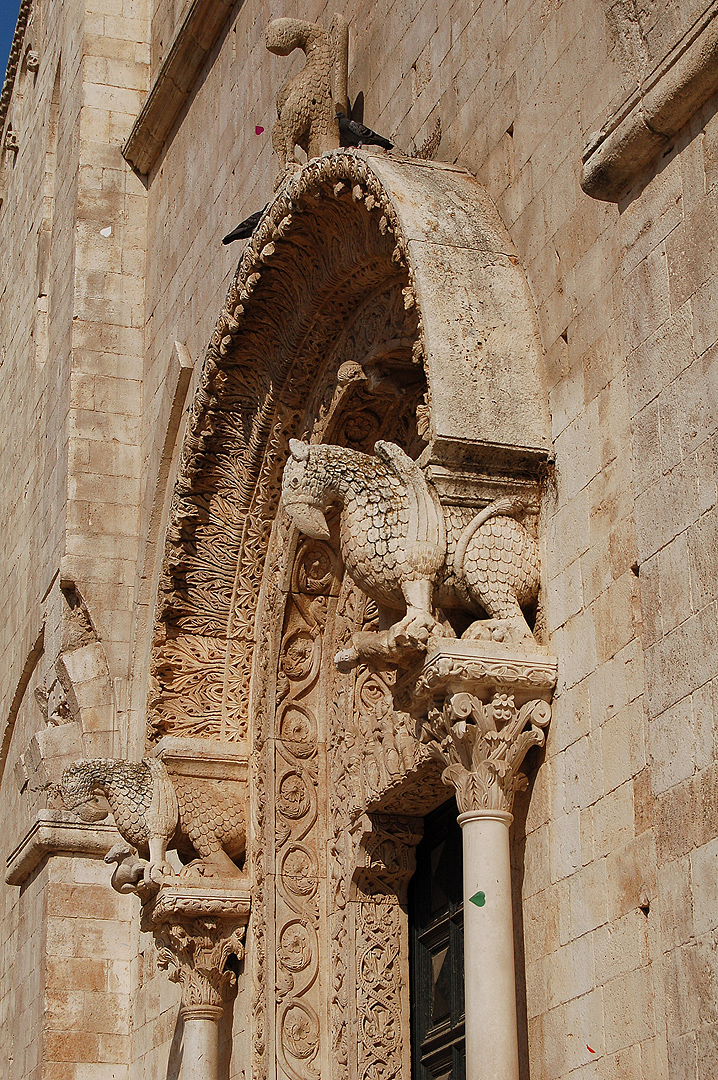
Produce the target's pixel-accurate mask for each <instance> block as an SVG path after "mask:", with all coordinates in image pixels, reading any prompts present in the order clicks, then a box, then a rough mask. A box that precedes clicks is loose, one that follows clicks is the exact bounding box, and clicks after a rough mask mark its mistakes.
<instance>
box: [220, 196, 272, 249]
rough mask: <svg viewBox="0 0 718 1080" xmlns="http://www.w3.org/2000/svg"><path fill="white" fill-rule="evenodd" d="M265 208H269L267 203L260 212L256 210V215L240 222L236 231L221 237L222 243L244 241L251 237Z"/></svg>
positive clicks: (233, 230)
mask: <svg viewBox="0 0 718 1080" xmlns="http://www.w3.org/2000/svg"><path fill="white" fill-rule="evenodd" d="M267 206H269V203H267V204H266V206H263V207H262V209H261V210H257V212H256V213H254V214H250V215H249V217H247V218H245V219H244V221H240V223H239V225H238V226H237V228H236V229H232V231H231V232H230V233H227V235H226V236H223V237H222V243H223V244H231V243H232V241H233V240H246V239H247V237H249V236H251V235H252V233H253V232H254V230H255V229H256V228H257V225H259V219H260V218H261V216H262V214H263V213H264V211H265V210H266V209H267Z"/></svg>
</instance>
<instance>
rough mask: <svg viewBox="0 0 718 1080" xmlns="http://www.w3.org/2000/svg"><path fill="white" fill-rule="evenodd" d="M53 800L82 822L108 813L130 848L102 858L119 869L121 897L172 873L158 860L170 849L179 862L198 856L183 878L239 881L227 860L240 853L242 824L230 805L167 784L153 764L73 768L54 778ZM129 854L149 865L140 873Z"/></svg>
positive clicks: (199, 786)
mask: <svg viewBox="0 0 718 1080" xmlns="http://www.w3.org/2000/svg"><path fill="white" fill-rule="evenodd" d="M58 793H59V795H60V797H61V799H62V801H63V803H64V804H65V806H66V807H67V809H68V810H72V811H74V812H75V813H76V814H78V815H79V816H80V817H82V818H84V820H86V821H97V820H100V819H101V818H103V817H105V816H106V814H107V806H108V805H109V808H110V810H111V811H112V814H113V817H114V819H115V824H116V826H117V830H118V832H119V833H120V835H121V836H122V838H123V840H125V841H126V842H127V843H128V844H129V845H131V847H129V848H127V849H121V848H120V847H119V846H117V845H116V847H115V848H113V849H112V851H111V852H108V856H107V859H108V861H113V862H118V863H119V864H120V865H118V867H117V869H116V870H115V873H114V875H113V884H114V885H115V887H116V888H118V889H119V891H121V892H125V891H130V890H131V889H132V891H140V889H139V888H132V887H133V886H139V885H140V884H144V885H145V886H148V885H149V886H151V885H152V884H154V885H159V884H160V883H161V881H162V877H163V875H164V874H167V873H170V874H171V873H173V871H172V868H171V867H170V866H169V864H168V863H167V859H166V855H167V850H168V848H170V847H172V848H176V849H177V851H178V852H179V853H180V854H181V855H183V856H185V857H188V856H189V857H191V856H192V855H198V856H199V859H197V860H196V862H194V863H190V865H189V866H188V867H185V869H186V870H190V869H191V868H194V869H196V870H198V871H199V872H200V873H202V874H205V875H208V876H212V877H217V876H219V877H236V876H238V875H239V873H240V871H239V869H238V868H237V866H236V864H235V863H234V861H233V860H234V859H236V858H238V857H239V856H241V855H242V853H243V852H244V845H245V816H244V810H243V807H242V806H241V804H240V803H239V802H238V800H237V799H236V797H234V795H233V793H231V792H223V791H222V789H221V787H217V788H215V787H212V788H211V789H210V788H208V787H207V785H206V783H204V782H203V781H202V780H199V779H196V778H194V777H186V776H173V777H170V775H169V773H168V772H167V769H166V767H165V766H164V764H163V763H162V762H161V761H160V760H159V759H157V758H146V759H145V760H143V761H138V762H134V761H123V760H118V759H114V758H94V759H90V760H85V761H75V762H73V763H72V765H68V767H67V768H66V769H65V771H64V773H63V774H62V778H61V780H60V783H59V786H58ZM134 849H136V850H134ZM137 852H139V853H140V855H142V856H144V858H145V859H149V862H146V863H144V864H143V870H142V872H140V870H139V868H138V860H137V858H136V855H137Z"/></svg>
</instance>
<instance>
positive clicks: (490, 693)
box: [416, 642, 556, 814]
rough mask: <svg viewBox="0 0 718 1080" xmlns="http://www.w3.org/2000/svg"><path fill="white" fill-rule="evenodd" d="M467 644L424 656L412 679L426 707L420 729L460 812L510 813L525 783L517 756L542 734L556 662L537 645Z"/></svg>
mask: <svg viewBox="0 0 718 1080" xmlns="http://www.w3.org/2000/svg"><path fill="white" fill-rule="evenodd" d="M471 644H472V645H473V648H471V649H470V646H469V643H463V642H461V643H458V642H457V643H455V645H456V647H458V648H460V649H461V653H458V652H457V649H456V648H455V649H453V650H452V648H451V646H449V647H448V649H447V650H446V653H447V655H437V654H435V655H434V656H432V657H430V658H429V660H427V663H426V665H425V668H424V671H423V673H422V675H421V677H420V679H419V681H418V683H417V685H416V692H417V699H418V702H419V703H421V702H422V701H423V706H424V708H425V710H426V711H425V715H424V716H421V715H420V719H419V723H418V731H419V737H420V739H421V741H422V742H423V743H425V744H426V745H427V746H428V747H429V748H430V750H431V752H432V754H433V755H434V757H436V758H437V759H438V760H439V761H441V762H442V763H443V764H444V766H445V768H444V770H443V772H442V780H443V782H444V783H445V784H446V785H447V786H450V787H454V789H455V790H456V801H457V804H458V808H459V812H460V813H466V812H467V811H471V810H489V811H495V810H499V811H503V812H505V813H509V814H510V813H511V812H512V810H513V804H514V796H515V794H516V792H517V791H522V790H524V789H525V788H526V786H527V784H528V781H527V778H526V776H525V775H524V774H523V773H522V772H520V768H521V765H522V764H523V761H524V758H525V757H526V754H527V753H528V751H529V750H530V749H531V747H532V746H543V744H544V742H545V734H544V731H545V729H546V727H547V726H548V724H549V722H550V720H551V706H550V705H549V702H548V700H546V698H547V697H548V696H549V694H550V692H551V691H552V689H553V687H554V686H555V683H556V662H555V660H553V658H551V657H546V656H544V655H542V654H539V653H536V652H531V653H528V654H527V655H526V656H523V657H522V656H520V655H517V654H516V653H513V654H508V653H507V652H505V651H504V650H496V649H495V648H494V649H491V650H490V651H489V652H488V653H486V654H485V655H481V653H482V650H483V649H485V648H486V646H485V645H484V643H482V642H475V643H471ZM469 650H470V651H469ZM452 652H453V655H452ZM471 653H475V655H471ZM537 692H538V693H540V694H542V696H541V697H538V696H535V695H536V694H537ZM427 698H428V701H427ZM527 698H528V700H526V699H527ZM418 707H419V709H421V704H419V706H418Z"/></svg>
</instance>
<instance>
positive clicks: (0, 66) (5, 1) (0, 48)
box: [0, 0, 20, 85]
mask: <svg viewBox="0 0 718 1080" xmlns="http://www.w3.org/2000/svg"><path fill="white" fill-rule="evenodd" d="M19 10H20V0H0V73H1V74H0V85H1V84H2V82H3V80H4V78H5V68H6V67H7V58H8V54H9V53H10V46H11V45H12V36H13V34H14V32H15V23H16V22H17V13H18V11H19Z"/></svg>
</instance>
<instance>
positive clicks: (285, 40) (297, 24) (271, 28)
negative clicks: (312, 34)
mask: <svg viewBox="0 0 718 1080" xmlns="http://www.w3.org/2000/svg"><path fill="white" fill-rule="evenodd" d="M311 29H312V27H311V25H310V24H309V23H306V22H304V21H303V20H301V19H273V20H272V22H270V23H269V25H268V26H267V28H266V30H265V31H264V40H265V44H266V46H267V48H268V49H269V51H270V52H272V53H274V54H275V55H276V56H288V55H289V53H290V52H292V51H293V50H294V49H297V48H299V46H300V45H301V43H302V42H303V41H304V39H305V37H306V36H307V34H308V33H309V31H310V30H311Z"/></svg>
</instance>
